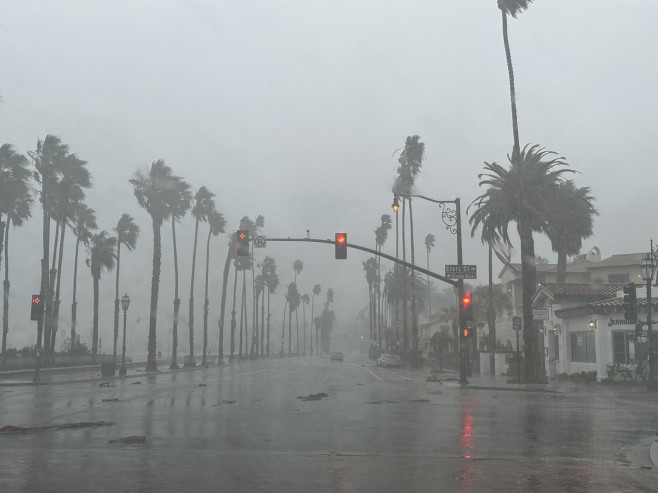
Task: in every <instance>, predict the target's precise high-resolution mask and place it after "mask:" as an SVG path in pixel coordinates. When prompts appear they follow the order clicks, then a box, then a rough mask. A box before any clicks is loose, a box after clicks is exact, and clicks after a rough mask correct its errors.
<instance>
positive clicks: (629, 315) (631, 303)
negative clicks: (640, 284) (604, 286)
mask: <svg viewBox="0 0 658 493" xmlns="http://www.w3.org/2000/svg"><path fill="white" fill-rule="evenodd" d="M624 319H626V320H628V321H629V322H630V323H636V322H637V298H636V296H635V285H634V284H633V283H631V284H627V285H626V286H624Z"/></svg>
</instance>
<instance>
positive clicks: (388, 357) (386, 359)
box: [377, 354, 402, 367]
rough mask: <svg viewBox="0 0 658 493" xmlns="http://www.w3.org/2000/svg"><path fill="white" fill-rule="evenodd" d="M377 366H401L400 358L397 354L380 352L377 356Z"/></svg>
mask: <svg viewBox="0 0 658 493" xmlns="http://www.w3.org/2000/svg"><path fill="white" fill-rule="evenodd" d="M377 366H382V367H384V366H397V367H400V366H402V360H401V359H400V357H399V356H398V355H397V354H382V355H381V356H380V357H379V358H377Z"/></svg>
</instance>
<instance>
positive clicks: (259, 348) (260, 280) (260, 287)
mask: <svg viewBox="0 0 658 493" xmlns="http://www.w3.org/2000/svg"><path fill="white" fill-rule="evenodd" d="M259 265H260V266H261V273H260V274H258V275H257V276H256V281H255V282H256V293H255V295H256V319H258V303H259V300H260V312H261V315H260V317H261V318H260V320H261V321H260V336H259V334H258V330H257V331H256V357H257V358H260V357H262V356H263V351H264V345H263V344H264V342H265V277H264V276H263V274H262V270H263V269H262V264H259ZM259 337H260V343H259V340H258V338H259Z"/></svg>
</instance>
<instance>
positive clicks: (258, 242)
mask: <svg viewBox="0 0 658 493" xmlns="http://www.w3.org/2000/svg"><path fill="white" fill-rule="evenodd" d="M266 246H267V239H266V238H265V235H259V236H256V238H254V247H256V248H265V247H266Z"/></svg>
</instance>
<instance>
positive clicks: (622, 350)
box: [612, 332, 635, 363]
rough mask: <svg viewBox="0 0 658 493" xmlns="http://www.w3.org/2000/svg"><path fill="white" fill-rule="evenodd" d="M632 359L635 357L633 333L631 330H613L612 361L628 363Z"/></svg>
mask: <svg viewBox="0 0 658 493" xmlns="http://www.w3.org/2000/svg"><path fill="white" fill-rule="evenodd" d="M632 359H635V335H634V334H633V333H632V332H613V333H612V361H613V363H630V361H631V360H632Z"/></svg>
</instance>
